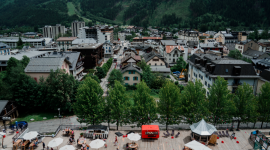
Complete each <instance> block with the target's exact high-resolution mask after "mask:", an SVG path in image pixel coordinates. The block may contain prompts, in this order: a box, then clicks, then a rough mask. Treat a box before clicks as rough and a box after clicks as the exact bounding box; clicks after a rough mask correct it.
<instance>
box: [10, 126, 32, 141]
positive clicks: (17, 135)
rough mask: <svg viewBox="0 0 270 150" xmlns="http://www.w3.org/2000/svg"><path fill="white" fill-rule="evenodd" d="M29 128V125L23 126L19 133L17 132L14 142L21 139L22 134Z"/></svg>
mask: <svg viewBox="0 0 270 150" xmlns="http://www.w3.org/2000/svg"><path fill="white" fill-rule="evenodd" d="M28 130H29V129H28V128H27V127H24V128H22V130H21V131H19V133H16V135H15V136H14V137H13V138H12V140H13V141H14V142H16V141H17V139H19V138H20V136H21V135H23V134H24V133H25V132H28Z"/></svg>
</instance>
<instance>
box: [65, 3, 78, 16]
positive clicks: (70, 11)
mask: <svg viewBox="0 0 270 150" xmlns="http://www.w3.org/2000/svg"><path fill="white" fill-rule="evenodd" d="M67 8H68V15H69V16H72V15H75V14H76V12H75V6H74V5H73V4H72V2H68V3H67Z"/></svg>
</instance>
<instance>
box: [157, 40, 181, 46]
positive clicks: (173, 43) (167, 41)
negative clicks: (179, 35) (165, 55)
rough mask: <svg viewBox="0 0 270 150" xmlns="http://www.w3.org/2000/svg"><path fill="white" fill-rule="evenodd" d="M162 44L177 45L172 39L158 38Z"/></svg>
mask: <svg viewBox="0 0 270 150" xmlns="http://www.w3.org/2000/svg"><path fill="white" fill-rule="evenodd" d="M160 42H161V43H162V44H163V45H177V44H176V43H175V41H173V40H160Z"/></svg>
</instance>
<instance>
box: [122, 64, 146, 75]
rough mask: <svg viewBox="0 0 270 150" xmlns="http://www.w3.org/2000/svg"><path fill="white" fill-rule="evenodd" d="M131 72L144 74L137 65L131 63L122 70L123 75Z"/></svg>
mask: <svg viewBox="0 0 270 150" xmlns="http://www.w3.org/2000/svg"><path fill="white" fill-rule="evenodd" d="M130 70H135V71H137V72H138V73H140V74H142V72H143V71H142V69H141V68H140V67H138V66H137V65H134V64H131V63H130V64H128V65H126V66H124V67H122V68H121V72H122V73H124V72H126V71H130Z"/></svg>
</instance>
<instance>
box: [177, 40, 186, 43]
mask: <svg viewBox="0 0 270 150" xmlns="http://www.w3.org/2000/svg"><path fill="white" fill-rule="evenodd" d="M186 42H187V41H186V40H177V42H176V43H178V44H186Z"/></svg>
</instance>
